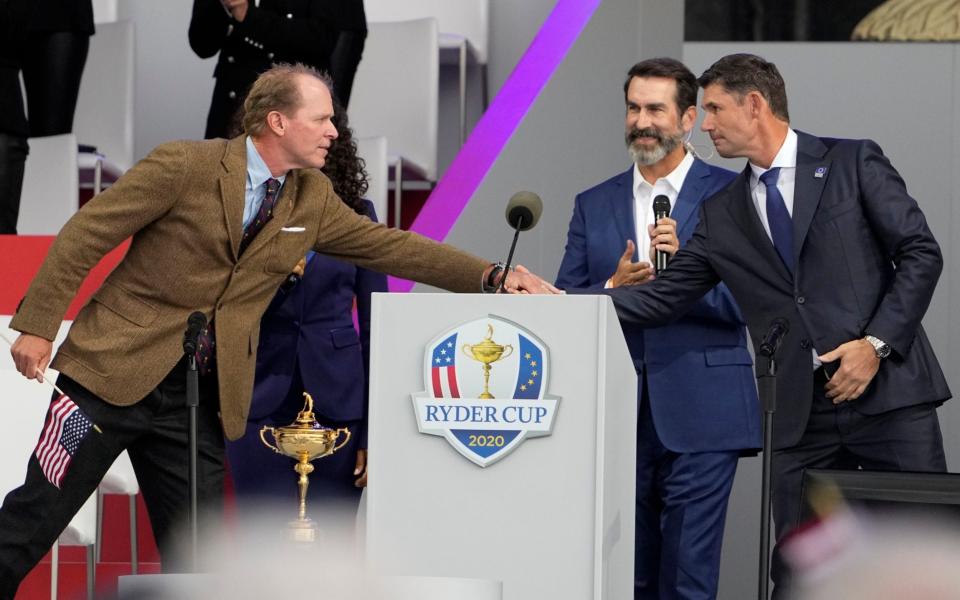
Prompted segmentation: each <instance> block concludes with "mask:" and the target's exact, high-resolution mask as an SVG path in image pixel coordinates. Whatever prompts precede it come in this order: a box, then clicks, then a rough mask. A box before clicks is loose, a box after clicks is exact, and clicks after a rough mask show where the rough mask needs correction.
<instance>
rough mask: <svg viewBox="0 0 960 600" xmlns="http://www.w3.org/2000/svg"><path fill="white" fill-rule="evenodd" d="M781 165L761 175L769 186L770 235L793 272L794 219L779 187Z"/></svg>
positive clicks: (775, 246) (762, 181)
mask: <svg viewBox="0 0 960 600" xmlns="http://www.w3.org/2000/svg"><path fill="white" fill-rule="evenodd" d="M779 176H780V167H776V168H774V169H770V170H769V171H767V172H766V173H764V174H763V175H761V176H760V182H761V183H763V185H765V186H766V188H767V223H768V224H769V225H770V237H771V238H772V239H773V247H774V248H776V249H777V254H779V255H780V260H782V261H783V264H784V265H786V267H787V270H788V271H790V274H791V275H792V274H793V219H791V218H790V213H789V212H787V204H786V203H785V202H784V201H783V196H782V195H781V194H780V190H778V189H777V178H778V177H779Z"/></svg>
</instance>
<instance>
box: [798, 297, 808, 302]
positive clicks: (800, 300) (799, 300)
mask: <svg viewBox="0 0 960 600" xmlns="http://www.w3.org/2000/svg"><path fill="white" fill-rule="evenodd" d="M806 301H807V299H806V298H804V297H803V296H797V304H803V303H804V302H806Z"/></svg>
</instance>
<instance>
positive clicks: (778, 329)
mask: <svg viewBox="0 0 960 600" xmlns="http://www.w3.org/2000/svg"><path fill="white" fill-rule="evenodd" d="M789 331H790V321H788V320H786V319H784V318H783V317H777V318H776V319H774V320H773V321H771V322H770V328H769V329H767V335H765V336H763V341H762V342H760V347H759V348H757V354H758V355H759V356H766V357H768V358H769V357H772V356H773V355H774V354H776V353H777V350H778V349H779V348H780V343H781V342H783V338H785V337H786V336H787V332H789Z"/></svg>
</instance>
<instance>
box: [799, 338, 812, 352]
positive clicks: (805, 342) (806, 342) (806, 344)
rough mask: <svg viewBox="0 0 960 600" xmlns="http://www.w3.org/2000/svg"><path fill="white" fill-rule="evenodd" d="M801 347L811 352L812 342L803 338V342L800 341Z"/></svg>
mask: <svg viewBox="0 0 960 600" xmlns="http://www.w3.org/2000/svg"><path fill="white" fill-rule="evenodd" d="M800 347H801V348H803V349H804V350H809V349H810V340H808V339H807V338H803V339H802V340H800Z"/></svg>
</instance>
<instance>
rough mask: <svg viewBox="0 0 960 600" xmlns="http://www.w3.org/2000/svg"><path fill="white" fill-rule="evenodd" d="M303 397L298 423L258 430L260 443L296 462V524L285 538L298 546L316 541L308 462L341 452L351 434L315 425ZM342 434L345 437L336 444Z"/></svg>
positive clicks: (310, 401)
mask: <svg viewBox="0 0 960 600" xmlns="http://www.w3.org/2000/svg"><path fill="white" fill-rule="evenodd" d="M303 396H304V398H306V401H305V402H304V403H303V410H301V411H300V412H299V413H297V419H296V420H295V421H294V422H293V423H290V424H289V425H287V426H285V427H270V426H266V427H264V428H263V429H261V430H260V439H261V440H262V441H263V443H264V444H266V446H267V447H268V448H270V449H271V450H273V451H274V452H276V453H278V454H283V455H285V456H289V457H290V458H293V459H295V460H296V461H297V464H296V465H295V466H294V467H293V470H294V471H296V472H297V474H298V475H299V476H300V479H299V481H298V482H297V487H298V488H299V489H300V513H299V516H298V517H297V518H296V519H295V520H293V521H290V522H289V524H288V534H289V536H290V538H291V539H292V540H294V541H297V542H313V541H315V540H316V539H317V526H316V524H315V523H314V521H313V519H311V518H309V517H307V486H308V485H309V481H308V480H307V476H308V475H309V474H310V473H312V472H313V465H312V464H310V461H312V460H314V459H315V458H323V457H324V456H330V455H331V454H333V453H334V452H336V451H337V450H339V449H340V448H343V446H344V444H346V443H347V442H349V441H350V430H349V429H347V428H346V427H341V428H340V429H330V428H328V427H324V426H323V425H321V424H320V423H318V422H317V419H316V418H315V417H314V416H313V398H311V397H310V394H308V393H307V392H304V393H303ZM268 431H269V432H270V435H271V436H272V437H273V442H274V443H273V444H271V443H270V442H268V441H267V438H266V435H265V434H266V433H267V432H268ZM341 433H343V434H345V435H346V437H344V439H343V441H342V442H340V443H339V444H337V439H338V438H339V437H340V434H341Z"/></svg>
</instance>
